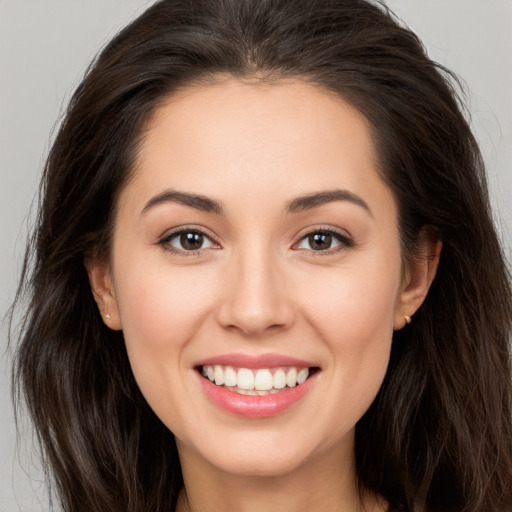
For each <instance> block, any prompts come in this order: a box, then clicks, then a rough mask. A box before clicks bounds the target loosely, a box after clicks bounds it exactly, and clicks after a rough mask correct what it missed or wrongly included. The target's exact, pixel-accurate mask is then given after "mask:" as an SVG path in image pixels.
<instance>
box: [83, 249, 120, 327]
mask: <svg viewBox="0 0 512 512" xmlns="http://www.w3.org/2000/svg"><path fill="white" fill-rule="evenodd" d="M84 266H85V268H86V270H87V275H88V277H89V284H90V286H91V291H92V294H93V296H94V300H95V301H96V304H97V306H98V309H99V313H100V315H101V317H102V319H103V322H104V323H105V325H106V326H107V327H110V328H111V329H113V330H115V331H118V330H120V329H121V328H122V327H121V319H120V317H119V310H118V307H117V300H116V296H115V292H114V286H113V282H112V274H111V269H110V264H109V263H108V262H107V261H105V260H103V259H100V258H98V257H93V256H86V258H85V259H84Z"/></svg>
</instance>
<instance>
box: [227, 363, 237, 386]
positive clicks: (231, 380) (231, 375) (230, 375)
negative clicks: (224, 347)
mask: <svg viewBox="0 0 512 512" xmlns="http://www.w3.org/2000/svg"><path fill="white" fill-rule="evenodd" d="M224 384H225V385H226V386H236V372H235V370H233V368H231V366H227V367H226V369H225V370H224Z"/></svg>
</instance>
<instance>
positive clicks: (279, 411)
mask: <svg viewBox="0 0 512 512" xmlns="http://www.w3.org/2000/svg"><path fill="white" fill-rule="evenodd" d="M376 168H377V163H376V155H375V152H374V147H373V144H372V140H371V138H370V133H369V125H368V122H367V120H366V119H365V118H364V117H363V116H362V115H360V114H359V113H358V111H356V110H354V109H353V108H352V107H350V106H349V105H348V104H347V103H345V102H344V101H342V100H341V99H340V98H339V97H337V96H335V95H331V94H328V93H326V92H323V91H322V90H320V89H318V88H315V87H313V86H310V85H307V84H305V83H302V82H299V81H297V82H289V83H282V84H279V85H248V84H243V83H241V82H238V81H235V80H228V81H224V82H222V83H218V84H216V85H210V86H197V87H191V88H188V89H186V90H184V91H182V92H180V93H179V94H177V95H175V96H173V97H171V98H170V99H169V101H168V103H166V104H165V105H164V106H162V107H161V108H159V110H157V111H156V113H155V115H154V116H153V117H152V119H151V122H150V123H149V124H148V127H147V130H146V132H145V137H144V140H143V143H142V146H141V149H140V154H139V155H138V159H137V162H136V168H135V172H134V176H133V178H132V179H131V180H130V181H129V182H128V183H127V184H126V186H125V188H124V189H123V190H122V192H121V194H120V197H119V204H118V211H117V217H116V223H115V230H114V239H113V250H112V255H111V260H110V263H109V266H108V267H107V268H106V270H105V276H104V277H105V280H104V282H105V283H106V285H105V289H106V290H107V291H100V292H99V293H98V287H96V295H97V297H98V296H101V294H102V293H103V295H104V296H103V297H100V299H99V302H100V305H101V308H102V309H103V310H104V313H109V314H110V315H111V319H109V320H105V321H106V322H107V323H108V324H109V325H110V326H111V327H112V328H122V330H123V334H124V337H125V341H126V347H127V350H128V355H129V358H130V362H131V365H132V369H133V373H134V375H135V378H136V380H137V383H138V385H139V386H140V389H141V390H142V393H143V394H144V396H145V398H146V399H147V401H148V403H149V404H150V406H151V407H152V408H153V410H154V411H155V413H156V414H157V415H158V416H159V418H160V419H161V420H162V422H163V423H164V424H165V425H166V426H167V427H168V428H169V429H170V430H171V431H172V432H173V433H174V434H175V436H176V439H177V443H178V448H179V451H180V456H181V457H182V458H183V457H187V456H190V457H191V458H194V460H197V461H200V463H201V464H206V465H208V466H209V467H214V468H218V469H221V470H224V471H227V472H229V473H238V474H245V475H277V474H283V473H286V472H289V471H293V470H294V469H297V468H299V467H301V466H304V465H305V464H307V463H308V462H312V461H314V460H316V461H318V460H322V458H323V457H327V455H328V456H329V457H331V456H335V457H339V458H346V457H352V453H353V452H352V450H353V442H354V441H353V438H354V426H355V424H356V422H357V421H358V420H359V419H360V418H361V416H362V415H363V414H364V413H365V411H366V410H367V409H368V407H369V406H370V404H371V402H372V401H373V399H374V397H375V395H376V393H377V391H378V389H379V387H380V385H381V383H382V380H383V378H384V375H385V373H386V368H387V365H388V359H389V353H390V347H391V337H392V333H393V329H394V328H401V327H402V326H403V325H404V320H403V315H404V314H409V315H410V314H412V313H413V312H414V311H412V310H411V307H412V306H411V304H409V303H408V302H407V301H408V297H409V295H410V293H411V292H410V290H409V288H410V287H411V286H412V285H411V283H410V282H409V281H410V280H408V278H407V277H404V275H405V276H406V275H407V272H406V273H405V274H404V273H403V272H402V261H401V257H400V245H399V234H398V227H397V207H396V203H395V200H394V198H393V195H392V193H391V191H390V189H389V188H388V187H387V186H386V185H385V184H384V182H383V181H382V180H381V179H380V177H379V175H378V173H377V171H376ZM98 274H100V275H101V272H96V273H94V272H90V275H91V282H92V283H93V287H94V286H95V284H94V282H95V281H94V280H95V277H94V276H95V275H96V276H97V275H98ZM100 288H101V287H100ZM407 294H409V295H407ZM407 308H409V309H407ZM414 309H415V308H414ZM204 374H205V375H206V376H205V375H204ZM306 377H307V379H306V380H305V382H303V380H304V379H305V378H306ZM212 379H213V380H214V382H212ZM215 380H216V382H215ZM254 387H256V389H254Z"/></svg>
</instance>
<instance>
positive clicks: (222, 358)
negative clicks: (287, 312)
mask: <svg viewBox="0 0 512 512" xmlns="http://www.w3.org/2000/svg"><path fill="white" fill-rule="evenodd" d="M215 364H218V365H223V366H234V367H237V368H251V369H254V368H275V367H278V366H297V367H299V368H310V367H312V366H318V365H316V364H315V363H312V362H310V361H304V360H302V359H296V358H294V357H289V356H283V355H280V354H261V355H258V356H254V355H250V354H223V355H219V356H214V357H210V358H208V359H203V360H201V361H198V362H197V363H196V366H204V365H215Z"/></svg>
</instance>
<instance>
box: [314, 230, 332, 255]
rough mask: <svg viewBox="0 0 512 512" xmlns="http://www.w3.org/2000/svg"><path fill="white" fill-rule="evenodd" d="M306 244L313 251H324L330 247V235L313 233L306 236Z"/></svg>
mask: <svg viewBox="0 0 512 512" xmlns="http://www.w3.org/2000/svg"><path fill="white" fill-rule="evenodd" d="M308 243H309V247H311V249H312V250H313V251H325V250H327V249H330V248H331V246H332V235H331V234H329V233H315V234H313V235H309V236H308Z"/></svg>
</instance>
